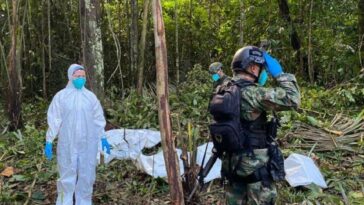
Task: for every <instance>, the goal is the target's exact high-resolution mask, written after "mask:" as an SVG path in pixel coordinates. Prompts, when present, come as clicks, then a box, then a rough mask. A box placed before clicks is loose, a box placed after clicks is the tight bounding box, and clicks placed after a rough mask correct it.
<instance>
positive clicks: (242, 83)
mask: <svg viewBox="0 0 364 205" xmlns="http://www.w3.org/2000/svg"><path fill="white" fill-rule="evenodd" d="M231 82H232V83H233V84H235V85H237V86H239V87H240V88H245V87H248V86H255V83H253V82H251V81H247V80H244V79H239V80H231Z"/></svg>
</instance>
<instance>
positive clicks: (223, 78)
mask: <svg viewBox="0 0 364 205" xmlns="http://www.w3.org/2000/svg"><path fill="white" fill-rule="evenodd" d="M222 66H223V65H222V63H220V62H214V63H212V64H211V65H210V66H209V73H210V74H211V75H212V80H213V81H214V84H213V87H214V90H215V89H216V88H217V86H219V85H223V84H226V83H227V82H229V81H230V80H231V79H230V77H229V76H227V75H225V73H224V71H223V70H222Z"/></svg>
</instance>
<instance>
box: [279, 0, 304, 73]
mask: <svg viewBox="0 0 364 205" xmlns="http://www.w3.org/2000/svg"><path fill="white" fill-rule="evenodd" d="M278 6H279V11H280V14H281V16H282V18H283V19H284V20H286V21H287V25H288V26H289V30H290V40H291V45H292V48H293V50H295V51H296V52H297V55H296V56H297V60H298V62H299V64H300V68H301V73H302V74H303V73H304V70H305V69H304V65H305V64H307V63H305V62H304V59H306V58H305V57H303V54H302V52H301V47H302V46H301V40H300V38H299V37H298V33H297V30H296V28H295V26H294V24H293V22H292V19H291V15H290V13H289V7H288V2H287V0H278Z"/></svg>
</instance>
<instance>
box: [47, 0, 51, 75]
mask: <svg viewBox="0 0 364 205" xmlns="http://www.w3.org/2000/svg"><path fill="white" fill-rule="evenodd" d="M47 2H48V7H47V19H48V69H49V70H50V71H51V70H52V39H51V0H48V1H47Z"/></svg>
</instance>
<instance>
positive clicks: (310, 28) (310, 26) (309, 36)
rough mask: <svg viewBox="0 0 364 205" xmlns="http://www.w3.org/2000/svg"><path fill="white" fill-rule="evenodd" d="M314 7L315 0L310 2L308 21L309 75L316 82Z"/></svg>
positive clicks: (311, 80) (312, 81)
mask: <svg viewBox="0 0 364 205" xmlns="http://www.w3.org/2000/svg"><path fill="white" fill-rule="evenodd" d="M312 8H313V0H311V3H310V17H309V22H308V75H309V77H310V82H311V83H314V81H315V79H314V78H315V76H314V68H313V63H312V42H311V39H312Z"/></svg>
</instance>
